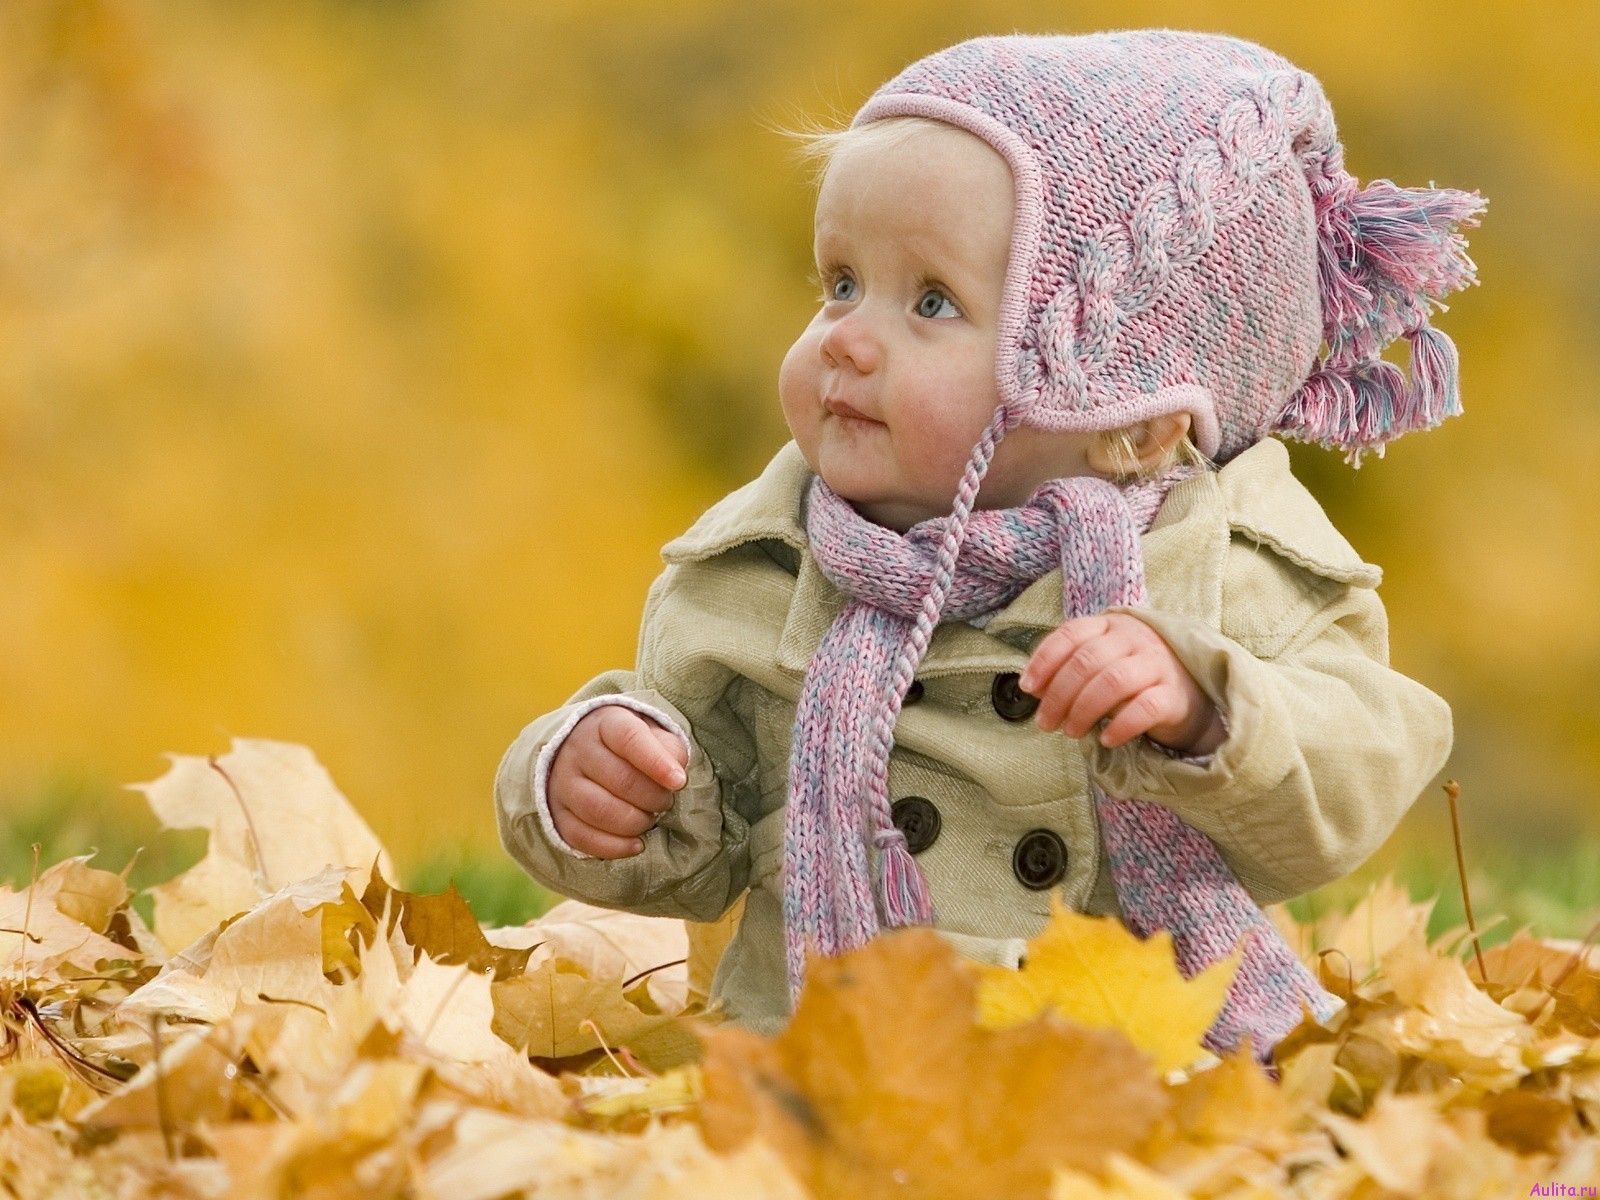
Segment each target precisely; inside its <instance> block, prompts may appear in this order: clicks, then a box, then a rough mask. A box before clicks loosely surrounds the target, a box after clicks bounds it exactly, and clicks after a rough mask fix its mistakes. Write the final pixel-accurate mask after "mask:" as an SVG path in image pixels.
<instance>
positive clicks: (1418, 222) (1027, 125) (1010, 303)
mask: <svg viewBox="0 0 1600 1200" xmlns="http://www.w3.org/2000/svg"><path fill="white" fill-rule="evenodd" d="M893 116H920V117H929V118H933V119H936V120H941V121H945V122H948V123H950V124H953V125H957V126H959V127H961V128H963V129H966V130H968V131H970V132H972V133H974V134H976V135H977V136H979V137H981V138H983V139H984V140H985V141H986V142H988V143H989V144H990V145H992V146H994V148H995V149H996V150H998V151H999V152H1000V153H1001V154H1002V155H1003V156H1004V157H1005V159H1006V162H1007V163H1009V164H1010V167H1011V171H1012V177H1013V179H1014V181H1015V184H1016V212H1015V223H1014V226H1013V234H1012V244H1011V257H1010V263H1009V266H1008V269H1007V273H1006V281H1005V294H1004V299H1003V303H1002V308H1001V318H1000V330H999V346H998V353H997V362H996V372H997V382H998V384H999V390H1000V396H1001V398H1002V402H1003V403H1002V409H1003V410H1004V411H1003V413H1002V414H1001V416H1003V418H1004V419H1003V420H1001V421H999V422H997V428H996V430H995V432H996V433H998V434H999V435H1000V436H1001V437H1003V436H1004V433H1005V430H1006V429H1009V428H1012V427H1014V425H1015V424H1017V423H1027V424H1030V425H1035V426H1037V427H1039V428H1041V429H1047V430H1080V431H1081V430H1097V429H1115V428H1118V427H1121V426H1125V425H1129V424H1133V423H1135V422H1138V421H1141V420H1144V419H1146V418H1149V417H1153V416H1158V415H1161V414H1164V413H1170V412H1179V411H1186V412H1188V413H1190V414H1191V415H1192V417H1193V430H1194V437H1195V441H1196V443H1197V444H1198V446H1199V447H1200V449H1201V450H1202V451H1203V452H1204V453H1205V454H1207V455H1208V456H1209V457H1210V458H1212V459H1213V460H1215V461H1216V462H1218V463H1219V464H1220V463H1223V462H1226V461H1227V460H1229V459H1230V458H1232V457H1233V456H1234V455H1236V454H1238V453H1239V452H1240V451H1241V450H1244V449H1246V448H1248V447H1249V446H1251V445H1253V444H1255V443H1256V442H1257V441H1259V440H1261V438H1262V437H1264V436H1267V435H1268V434H1279V435H1282V436H1286V437H1291V438H1295V439H1297V440H1301V441H1309V442H1317V443H1320V444H1321V445H1324V446H1328V447H1342V448H1343V449H1344V450H1345V451H1346V459H1347V461H1350V462H1351V463H1352V464H1353V465H1355V466H1358V467H1359V466H1360V465H1361V455H1362V453H1364V452H1366V451H1368V450H1376V451H1377V453H1378V454H1379V455H1380V457H1381V455H1382V453H1383V447H1384V443H1386V442H1388V441H1389V440H1391V439H1393V438H1395V437H1398V436H1399V435H1400V434H1402V433H1405V432H1407V431H1409V430H1413V429H1426V428H1429V427H1431V426H1434V425H1437V424H1439V423H1440V422H1441V421H1442V420H1444V418H1446V417H1448V416H1453V415H1455V414H1457V413H1459V412H1460V411H1461V404H1460V399H1459V386H1458V369H1457V357H1456V350H1455V346H1454V344H1453V343H1452V342H1451V341H1450V339H1449V338H1448V337H1446V336H1445V335H1444V334H1443V333H1440V332H1439V331H1437V330H1435V329H1434V328H1432V326H1431V325H1429V323H1428V315H1429V306H1430V302H1432V303H1439V300H1438V298H1439V297H1441V296H1443V295H1445V294H1447V293H1449V292H1451V291H1453V290H1455V289H1457V288H1460V287H1463V286H1464V285H1466V284H1468V283H1476V282H1477V280H1476V278H1475V277H1474V271H1475V270H1476V268H1475V266H1474V264H1473V262H1472V260H1471V259H1470V258H1468V257H1467V255H1466V253H1465V244H1464V241H1463V239H1462V237H1461V236H1460V234H1459V233H1458V232H1457V231H1456V227H1457V226H1473V225H1476V224H1477V223H1478V222H1477V219H1476V214H1477V213H1479V212H1481V211H1482V210H1483V208H1484V207H1485V206H1486V204H1487V201H1485V200H1484V199H1483V198H1482V197H1481V196H1479V195H1478V193H1477V192H1476V191H1473V192H1462V191H1456V190H1453V189H1450V188H1433V187H1429V188H1401V187H1396V186H1395V185H1394V184H1392V183H1390V182H1389V181H1388V180H1385V179H1380V180H1377V181H1375V182H1373V183H1371V184H1369V185H1367V186H1366V187H1364V188H1363V187H1360V186H1359V185H1358V184H1357V182H1356V181H1355V179H1354V178H1352V177H1351V175H1350V174H1349V173H1348V172H1346V171H1345V169H1344V165H1343V164H1344V149H1343V147H1342V146H1341V145H1340V143H1339V140H1338V137H1337V135H1336V132H1335V128H1334V120H1333V113H1332V111H1331V109H1330V108H1329V106H1328V100H1327V97H1326V96H1325V95H1324V94H1323V91H1322V87H1321V85H1320V84H1319V83H1318V82H1317V80H1316V78H1315V77H1314V76H1312V75H1310V74H1308V73H1307V72H1305V71H1302V70H1300V69H1299V68H1297V67H1295V66H1294V65H1293V64H1291V63H1289V62H1288V61H1286V60H1285V59H1283V58H1282V57H1280V56H1279V55H1277V54H1274V53H1273V52H1271V51H1270V50H1267V49H1265V48H1263V47H1261V46H1258V45H1255V44H1254V43H1251V42H1248V41H1244V40H1242V39H1240V38H1236V37H1230V36H1227V35H1222V34H1209V33H1195V32H1189V31H1183V30H1171V29H1143V30H1127V31H1116V32H1107V33H1093V34H1081V35H1045V36H1034V35H1025V34H1011V35H1007V36H1002V37H978V38H973V39H971V40H969V41H965V42H961V43H958V44H957V45H954V46H951V47H949V48H947V49H944V50H941V51H939V52H937V53H935V54H931V55H929V56H928V57H926V58H923V59H921V60H919V61H918V62H915V63H913V64H911V65H910V66H909V67H907V68H906V69H905V70H903V71H902V72H901V73H900V74H899V75H897V76H895V77H894V78H893V79H891V80H889V81H888V82H887V83H885V84H884V85H883V86H881V87H880V88H878V90H877V91H876V92H874V93H873V95H872V97H871V98H870V99H869V100H868V101H867V103H866V104H865V105H863V106H862V108H861V110H860V111H859V112H858V113H857V114H856V116H855V119H854V120H853V121H852V122H851V125H852V128H853V127H856V126H860V125H863V124H866V123H867V122H870V121H876V120H880V119H882V118H885V117H893ZM1439 307H1440V308H1444V307H1446V306H1445V305H1444V304H1442V303H1439ZM1402 335H1403V336H1405V337H1406V339H1407V340H1408V341H1409V343H1410V354H1411V378H1410V380H1409V381H1407V379H1406V377H1405V375H1404V374H1403V373H1402V372H1401V371H1400V369H1399V368H1398V367H1396V366H1394V365H1393V364H1391V363H1388V362H1385V361H1383V359H1382V358H1380V357H1379V355H1380V353H1381V352H1382V350H1383V348H1384V347H1385V346H1386V345H1388V344H1389V343H1390V342H1391V341H1393V340H1394V339H1395V338H1396V337H1399V336H1402ZM1323 342H1326V344H1327V348H1326V351H1325V352H1323V351H1322V343H1323ZM1319 354H1320V355H1321V357H1319ZM996 440H998V439H996ZM990 452H991V453H992V447H991V448H990ZM978 453H979V454H982V453H983V451H982V449H980V450H979V451H978ZM987 465H988V464H987V462H984V463H982V464H981V465H979V464H975V466H976V471H977V474H978V475H980V476H981V474H982V473H983V471H984V470H985V469H986V468H987Z"/></svg>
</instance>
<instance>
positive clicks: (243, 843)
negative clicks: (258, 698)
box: [130, 738, 394, 951]
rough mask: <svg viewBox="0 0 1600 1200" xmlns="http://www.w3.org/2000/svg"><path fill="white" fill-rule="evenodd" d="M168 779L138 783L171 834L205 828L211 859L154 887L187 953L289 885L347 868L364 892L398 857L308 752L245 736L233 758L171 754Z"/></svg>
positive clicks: (171, 931)
mask: <svg viewBox="0 0 1600 1200" xmlns="http://www.w3.org/2000/svg"><path fill="white" fill-rule="evenodd" d="M167 757H168V758H169V759H170V760H171V762H172V766H171V767H170V768H169V769H168V770H167V773H166V774H165V775H163V776H161V777H160V778H159V779H156V780H153V781H151V782H149V783H139V784H132V785H130V786H131V787H133V788H135V789H136V790H138V791H141V792H143V793H144V795H145V799H146V800H147V801H148V802H149V804H150V807H151V809H153V810H154V812H155V814H156V816H157V817H158V818H159V819H160V820H161V822H162V824H163V825H165V826H166V827H167V828H169V829H204V830H206V831H207V833H208V834H209V835H210V836H209V842H208V848H207V853H206V857H205V858H204V859H202V860H201V861H200V863H199V864H198V865H196V866H195V867H194V868H192V869H191V870H190V871H187V872H185V873H184V874H182V875H180V876H178V877H177V878H176V879H174V880H172V881H170V882H169V883H165V884H162V885H161V886H160V887H158V888H155V889H153V894H154V896H155V901H156V918H155V931H156V934H157V936H158V937H160V939H161V941H162V943H163V944H164V945H165V946H166V947H167V948H168V949H169V950H174V951H175V950H179V949H182V948H183V947H184V946H187V945H188V944H189V943H190V942H192V941H194V940H195V939H196V938H198V937H200V936H201V935H203V934H204V933H205V932H206V931H207V930H209V929H211V928H212V927H214V926H216V925H218V924H220V923H221V922H222V921H225V920H226V919H227V918H229V917H231V916H234V915H235V914H236V913H240V912H244V911H245V910H247V909H249V908H251V907H253V906H254V905H255V904H256V903H257V902H258V901H260V900H263V899H265V898H266V897H267V896H270V895H271V894H272V893H273V892H275V891H277V890H278V889H279V888H281V887H283V886H284V885H286V884H291V883H294V882H296V881H297V880H301V879H305V878H306V877H307V876H310V875H315V874H317V873H318V872H319V871H321V870H323V869H324V868H326V867H340V868H342V869H343V870H344V871H345V873H346V878H347V879H348V881H349V883H350V886H351V887H352V888H354V889H355V891H356V892H357V893H358V894H359V893H360V892H361V891H362V890H363V889H364V888H365V887H366V884H367V878H368V875H369V873H370V872H371V870H372V867H373V864H374V862H376V863H377V865H378V867H379V869H380V870H381V871H382V872H383V873H384V874H386V875H388V876H390V877H393V875H394V867H393V864H392V863H391V862H390V861H389V855H388V852H387V851H385V850H384V848H383V846H382V845H381V844H380V843H379V842H378V839H377V838H376V837H375V836H373V833H372V830H371V829H369V828H368V827H367V824H366V822H365V821H363V820H362V819H361V817H360V816H359V815H358V814H357V813H356V810H355V809H354V808H353V807H351V805H350V802H349V801H348V800H346V799H345V798H344V796H343V794H341V793H340V791H339V789H338V788H337V787H335V786H334V783H333V780H332V778H330V777H329V775H328V772H327V771H326V770H325V769H324V768H323V767H322V765H321V764H320V763H319V762H317V760H316V756H315V755H313V754H312V753H311V751H310V750H308V749H307V748H306V747H304V746H297V745H293V744H291V743H288V742H274V741H267V740H264V739H261V738H235V739H234V740H233V748H232V749H231V750H230V751H229V752H228V753H226V754H223V755H211V756H197V755H180V754H174V755H168V756H167Z"/></svg>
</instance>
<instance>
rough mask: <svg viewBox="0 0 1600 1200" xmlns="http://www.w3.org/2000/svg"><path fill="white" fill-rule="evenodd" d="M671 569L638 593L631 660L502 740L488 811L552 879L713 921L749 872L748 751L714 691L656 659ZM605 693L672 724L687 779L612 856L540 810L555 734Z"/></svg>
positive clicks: (608, 700) (599, 897)
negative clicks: (559, 828) (709, 698)
mask: <svg viewBox="0 0 1600 1200" xmlns="http://www.w3.org/2000/svg"><path fill="white" fill-rule="evenodd" d="M674 570H675V569H674V568H672V567H669V568H668V569H667V571H666V572H664V573H663V574H662V575H661V576H660V577H659V578H658V579H657V580H656V583H655V584H654V585H652V587H651V590H650V596H649V598H648V599H647V600H646V603H645V616H644V620H643V622H642V628H641V635H640V643H639V644H640V651H639V664H638V668H637V669H636V670H633V671H622V670H617V671H608V672H606V673H605V674H603V675H599V676H597V677H595V678H594V679H592V680H590V681H589V682H588V683H586V684H585V685H584V686H583V687H582V688H580V689H579V690H578V691H577V692H576V693H575V694H574V695H573V696H572V697H571V698H570V699H569V700H568V701H567V703H566V704H564V705H563V706H562V707H561V708H558V709H556V710H555V711H554V712H550V713H547V714H545V715H544V716H542V717H539V718H538V719H537V720H535V721H533V722H532V723H531V724H529V725H528V726H527V727H526V728H525V729H523V731H522V732H521V734H519V735H518V737H517V739H516V741H514V742H513V743H512V744H511V747H510V749H508V750H507V751H506V753H505V755H504V757H503V758H502V759H501V761H500V767H499V770H498V771H497V772H496V773H495V785H494V792H495V816H496V823H497V825H498V827H499V831H500V842H501V844H502V845H503V846H504V847H505V849H506V851H507V852H508V853H509V854H510V855H511V856H512V857H513V858H514V859H516V861H517V863H518V864H519V865H520V866H521V867H522V869H523V870H525V871H526V872H527V873H528V874H529V875H531V876H532V877H533V878H534V879H535V880H537V881H538V882H539V883H541V884H543V885H544V886H545V887H547V888H550V889H551V890H552V891H555V892H558V893H560V894H561V895H563V896H570V897H573V898H575V899H578V900H582V901H584V902H585V903H588V904H596V905H601V906H603V907H606V908H616V909H622V910H625V911H628V912H636V913H640V914H642V915H645V916H656V917H679V918H683V919H685V920H691V921H715V920H716V919H717V918H719V917H720V916H722V915H723V913H725V912H726V911H727V910H728V909H729V908H730V907H731V906H732V905H733V903H734V901H735V900H737V899H738V897H739V895H740V894H741V893H742V892H743V891H744V890H745V888H746V886H747V884H748V880H749V872H750V858H749V846H748V842H749V833H750V826H749V821H748V820H747V818H746V816H745V815H744V814H743V813H742V812H741V811H740V808H741V805H739V804H738V803H737V798H738V797H737V786H736V785H737V784H738V783H739V782H740V781H741V780H743V779H744V778H745V777H746V776H747V775H748V774H749V771H748V769H747V768H748V767H749V766H750V765H752V764H753V762H754V757H755V753H754V746H753V739H751V738H750V736H749V734H748V732H747V731H746V730H745V729H744V727H743V726H742V724H741V723H740V722H739V721H738V720H737V719H736V717H735V716H734V715H733V714H732V712H731V711H730V710H729V708H728V706H727V705H726V704H725V703H717V704H697V703H696V702H695V701H696V697H697V696H705V695H707V689H706V688H705V687H704V686H703V684H704V682H705V681H703V680H700V681H697V684H698V685H697V686H690V685H689V684H688V681H686V680H683V679H679V678H674V672H672V671H671V670H662V669H660V667H661V664H660V661H659V660H660V658H661V656H659V655H657V654H656V653H655V650H656V647H658V646H659V645H660V643H661V636H660V629H659V626H658V625H656V624H655V623H656V622H660V621H661V620H663V611H662V610H663V606H664V604H665V605H666V606H667V607H670V604H671V601H670V599H669V597H668V593H669V592H670V590H671V584H672V579H671V577H672V575H673V573H674ZM669 657H670V656H669ZM712 690H715V689H712ZM606 704H621V705H624V706H625V707H628V708H631V709H633V710H635V711H636V712H640V713H642V714H644V715H645V716H647V717H648V718H650V719H651V720H653V721H655V722H657V723H658V724H660V725H662V726H663V727H665V728H667V729H670V730H672V731H673V732H674V733H676V734H677V735H678V736H679V737H680V738H681V739H682V740H683V742H684V744H685V746H686V747H687V748H688V751H689V765H688V771H687V774H688V780H687V782H686V783H685V784H684V786H683V787H682V788H680V789H679V790H678V791H677V793H675V795H674V797H673V802H672V806H671V807H670V808H668V809H667V811H666V812H664V813H663V814H662V815H661V817H660V819H659V820H658V821H657V823H656V825H655V827H654V828H653V829H649V830H647V831H646V832H645V833H644V835H643V837H642V838H641V841H642V842H643V845H644V849H643V850H642V851H640V852H639V853H638V854H634V855H629V856H627V857H624V858H611V859H607V858H597V857H595V856H593V855H589V854H585V853H583V852H582V851H580V850H577V849H575V848H573V847H571V846H569V845H568V844H567V843H566V842H565V841H564V840H563V839H562V838H561V836H560V834H558V833H557V832H556V830H555V826H554V825H553V823H552V822H551V819H550V810H549V802H548V797H547V796H546V794H545V784H546V781H547V780H548V777H549V772H550V765H551V763H552V762H553V761H554V760H555V756H556V754H557V752H558V751H559V750H560V748H561V743H562V741H563V740H565V738H566V736H567V735H568V734H569V733H570V732H571V731H572V729H573V728H574V727H575V726H576V725H577V723H578V721H579V720H581V719H582V718H583V717H584V716H586V715H587V714H588V713H589V712H590V711H592V710H593V709H595V708H598V707H601V706H603V705H606Z"/></svg>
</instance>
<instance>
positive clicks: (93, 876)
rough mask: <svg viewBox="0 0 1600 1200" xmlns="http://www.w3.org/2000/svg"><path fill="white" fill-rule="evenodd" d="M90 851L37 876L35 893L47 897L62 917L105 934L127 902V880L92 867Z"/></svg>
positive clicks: (110, 872)
mask: <svg viewBox="0 0 1600 1200" xmlns="http://www.w3.org/2000/svg"><path fill="white" fill-rule="evenodd" d="M92 857H94V856H93V855H90V854H81V855H79V856H78V857H76V858H67V859H63V860H62V861H61V862H58V863H56V864H55V865H54V866H52V867H50V868H49V869H48V870H46V871H45V872H44V873H43V874H41V875H40V876H39V879H38V882H37V883H35V884H34V895H35V896H38V897H42V898H44V899H46V900H48V901H49V902H50V903H51V904H53V905H55V907H56V910H57V911H58V912H60V913H61V915H62V916H64V917H70V918H71V919H72V920H74V921H77V922H78V923H79V924H81V925H87V926H88V927H89V928H90V929H92V930H94V931H95V932H96V933H105V932H107V930H108V929H109V928H110V926H111V918H112V917H114V916H115V915H116V914H117V912H118V910H120V909H121V908H122V907H123V906H124V905H125V904H127V902H128V881H127V879H126V878H125V877H124V876H122V875H118V874H116V873H114V872H112V871H102V870H100V869H99V868H98V867H91V866H90V865H89V859H90V858H92Z"/></svg>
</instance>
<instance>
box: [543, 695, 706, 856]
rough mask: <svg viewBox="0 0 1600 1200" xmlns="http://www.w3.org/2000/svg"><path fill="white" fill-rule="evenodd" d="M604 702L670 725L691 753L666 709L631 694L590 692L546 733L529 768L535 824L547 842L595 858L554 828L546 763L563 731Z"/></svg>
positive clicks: (563, 736)
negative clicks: (536, 822) (537, 821)
mask: <svg viewBox="0 0 1600 1200" xmlns="http://www.w3.org/2000/svg"><path fill="white" fill-rule="evenodd" d="M607 704H616V705H620V706H621V707H623V708H631V709H633V711H634V712H637V713H642V714H643V715H645V716H647V717H649V718H650V719H651V720H653V721H654V722H655V723H656V724H658V725H660V726H661V727H662V728H664V729H670V730H671V731H672V732H673V733H675V734H677V735H678V740H679V741H680V742H682V743H683V749H684V752H685V754H692V753H693V752H694V750H693V747H692V746H691V745H690V743H689V735H688V734H686V733H684V731H683V730H682V729H681V728H679V726H678V723H677V721H675V720H673V719H672V717H671V716H669V715H668V714H667V713H664V712H662V711H661V710H660V709H659V708H657V707H656V706H655V705H653V704H650V703H648V702H647V701H644V700H638V699H635V698H634V697H632V696H622V695H608V696H591V697H589V699H587V700H583V701H580V702H579V703H577V704H574V705H573V706H572V709H571V711H570V712H569V713H568V714H567V719H566V720H565V721H563V722H561V727H560V728H559V729H557V730H556V731H555V733H553V734H552V735H551V736H550V740H549V741H548V742H546V743H545V744H544V747H543V748H542V749H541V750H540V751H539V757H538V758H537V759H536V760H535V761H534V768H533V810H534V812H535V813H536V814H538V817H539V828H540V829H542V830H544V835H545V837H547V838H549V839H550V844H551V845H553V846H557V847H559V848H560V849H562V850H564V851H566V853H568V854H570V855H572V857H573V858H596V857H598V856H597V855H594V854H585V853H584V852H583V851H582V850H579V849H577V848H576V847H574V846H571V845H568V843H567V840H566V839H565V838H563V837H562V836H561V835H560V834H559V833H557V832H556V824H555V821H554V820H553V819H552V817H551V816H550V798H549V796H548V794H547V792H546V788H547V787H548V784H549V779H550V767H551V764H552V763H554V762H555V760H556V753H557V751H559V750H560V749H561V743H563V742H565V741H566V740H567V735H568V734H569V733H571V732H572V731H573V729H574V728H575V727H576V726H577V724H578V722H579V721H581V720H583V718H584V717H586V716H588V715H589V714H590V713H592V712H593V711H594V710H595V709H597V708H602V707H604V706H605V705H607Z"/></svg>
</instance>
